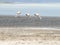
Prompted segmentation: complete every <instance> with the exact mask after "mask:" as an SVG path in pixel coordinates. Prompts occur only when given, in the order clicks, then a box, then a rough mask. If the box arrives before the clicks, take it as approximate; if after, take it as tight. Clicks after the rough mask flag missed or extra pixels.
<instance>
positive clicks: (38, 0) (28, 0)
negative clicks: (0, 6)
mask: <svg viewBox="0 0 60 45" xmlns="http://www.w3.org/2000/svg"><path fill="white" fill-rule="evenodd" d="M0 2H22V3H60V0H0Z"/></svg>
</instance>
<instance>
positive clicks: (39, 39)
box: [0, 27, 60, 45]
mask: <svg viewBox="0 0 60 45" xmlns="http://www.w3.org/2000/svg"><path fill="white" fill-rule="evenodd" d="M0 45H60V29H55V28H32V27H30V28H29V27H13V28H12V27H1V28H0Z"/></svg>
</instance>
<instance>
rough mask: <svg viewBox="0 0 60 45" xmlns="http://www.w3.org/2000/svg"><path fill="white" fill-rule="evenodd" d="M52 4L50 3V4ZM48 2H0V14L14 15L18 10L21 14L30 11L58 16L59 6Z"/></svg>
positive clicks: (31, 12) (31, 13)
mask: <svg viewBox="0 0 60 45" xmlns="http://www.w3.org/2000/svg"><path fill="white" fill-rule="evenodd" d="M51 5H52V4H51ZM51 5H50V6H49V4H0V15H15V14H16V12H17V11H18V10H19V11H21V15H25V14H26V13H30V15H33V14H34V13H36V12H37V13H39V14H40V15H41V16H59V15H60V6H59V5H58V4H56V5H55V4H54V5H55V6H54V5H52V6H51ZM57 5H58V6H57Z"/></svg>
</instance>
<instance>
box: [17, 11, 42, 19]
mask: <svg viewBox="0 0 60 45" xmlns="http://www.w3.org/2000/svg"><path fill="white" fill-rule="evenodd" d="M20 14H21V12H20V11H17V12H16V17H19V16H20ZM25 15H26V16H28V17H30V14H29V13H26V14H25ZM34 16H35V17H38V18H40V19H42V18H41V16H40V15H39V13H35V14H34Z"/></svg>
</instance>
